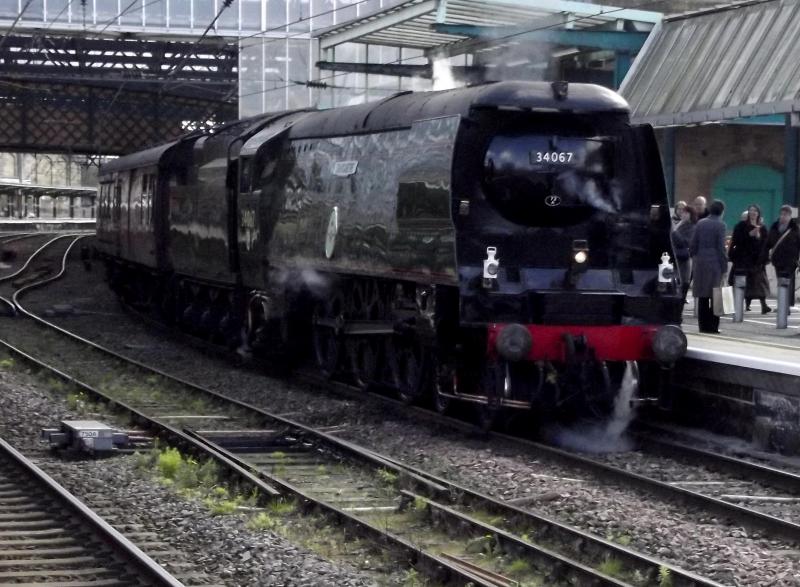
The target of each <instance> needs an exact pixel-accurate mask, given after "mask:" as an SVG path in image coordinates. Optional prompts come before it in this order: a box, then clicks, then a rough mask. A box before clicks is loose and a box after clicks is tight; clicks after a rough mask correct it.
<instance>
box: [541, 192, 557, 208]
mask: <svg viewBox="0 0 800 587" xmlns="http://www.w3.org/2000/svg"><path fill="white" fill-rule="evenodd" d="M544 203H545V204H547V205H548V206H550V207H551V208H555V207H556V206H560V205H561V196H556V195H555V194H554V195H552V196H547V197H546V198H545V199H544Z"/></svg>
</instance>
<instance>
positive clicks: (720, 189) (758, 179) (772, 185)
mask: <svg viewBox="0 0 800 587" xmlns="http://www.w3.org/2000/svg"><path fill="white" fill-rule="evenodd" d="M711 195H712V196H713V197H714V199H720V200H722V201H723V202H725V217H724V220H725V224H726V225H727V226H728V232H730V231H731V230H733V227H734V226H735V225H736V223H737V222H739V220H740V217H741V214H742V212H744V211H745V210H747V207H748V206H750V204H757V205H758V206H759V207H760V208H761V214H762V215H763V216H764V224H766V226H767V228H769V226H770V225H771V224H772V223H773V222H774V221H775V220H776V219H777V218H778V211H779V210H780V207H781V205H782V204H783V174H782V173H780V172H779V171H775V170H774V169H772V168H770V167H765V166H764V165H741V166H739V167H732V168H731V169H728V170H727V171H725V172H723V173H721V174H720V175H719V176H718V177H717V179H716V180H714V187H713V188H712V189H711Z"/></svg>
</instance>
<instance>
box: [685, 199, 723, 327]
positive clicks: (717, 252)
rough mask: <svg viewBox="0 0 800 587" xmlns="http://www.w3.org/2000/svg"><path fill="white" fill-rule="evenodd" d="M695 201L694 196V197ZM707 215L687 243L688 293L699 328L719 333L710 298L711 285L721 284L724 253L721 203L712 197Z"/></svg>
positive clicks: (718, 285)
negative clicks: (689, 278)
mask: <svg viewBox="0 0 800 587" xmlns="http://www.w3.org/2000/svg"><path fill="white" fill-rule="evenodd" d="M695 201H696V200H695ZM708 212H709V215H708V217H707V218H703V219H702V220H700V221H699V222H698V223H697V227H696V228H695V231H694V236H693V237H692V242H691V244H690V245H689V253H690V255H691V257H692V293H693V294H694V297H695V298H697V322H698V325H699V328H700V332H708V333H713V334H719V316H716V315H714V309H713V308H712V306H711V298H712V296H713V295H714V288H715V287H720V286H721V285H722V279H723V276H724V275H725V271H726V270H727V269H728V255H727V254H726V253H725V223H724V222H722V215H723V213H724V212H725V204H724V203H723V202H722V201H721V200H714V201H713V202H712V203H711V206H710V208H709V210H708Z"/></svg>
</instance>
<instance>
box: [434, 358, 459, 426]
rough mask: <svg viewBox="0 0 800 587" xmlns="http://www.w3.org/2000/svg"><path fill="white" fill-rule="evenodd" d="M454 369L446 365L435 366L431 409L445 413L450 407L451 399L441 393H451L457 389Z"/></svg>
mask: <svg viewBox="0 0 800 587" xmlns="http://www.w3.org/2000/svg"><path fill="white" fill-rule="evenodd" d="M457 377H458V376H457V375H456V372H455V370H454V369H453V368H452V367H449V366H447V365H441V364H439V365H437V366H436V377H435V378H434V379H435V380H436V381H435V382H434V386H433V409H435V410H436V411H437V412H439V413H440V414H444V413H446V412H447V411H448V410H449V409H450V403H451V401H452V400H451V399H450V398H449V397H446V396H444V395H442V394H443V393H448V394H453V393H455V392H456V390H457V389H458V379H457Z"/></svg>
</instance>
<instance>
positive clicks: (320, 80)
mask: <svg viewBox="0 0 800 587" xmlns="http://www.w3.org/2000/svg"><path fill="white" fill-rule="evenodd" d="M663 2H664V0H648V1H647V2H643V3H640V4H638V5H636V6H631V7H628V8H612V9H611V10H601V11H599V12H596V13H593V14H587V15H585V16H577V17H574V18H572V19H567V20H565V21H564V22H562V23H557V24H550V25H545V26H539V27H533V28H530V29H524V30H521V31H514V32H513V33H509V34H507V35H503V36H500V37H493V38H492V39H490V40H491V41H502V40H505V39H510V38H513V37H517V36H519V35H523V34H528V33H533V32H537V31H543V30H548V29H552V28H554V27H557V26H563V25H565V24H574V23H576V22H580V21H582V20H590V19H593V18H597V17H599V16H606V15H609V14H613V13H615V12H619V11H623V10H639V9H642V8H645V7H647V6H652V5H653V4H660V3H663ZM412 59H419V56H415V57H401V58H399V59H395V60H393V61H387V62H386V63H382V64H380V65H396V64H401V63H403V62H404V61H409V60H412ZM350 74H352V72H347V71H343V72H339V73H334V74H332V75H328V76H320V77H317V78H314V79H311V80H308V81H307V82H305V83H306V84H307V85H309V87H318V88H321V89H325V87H326V86H327V84H326V80H331V79H335V78H338V77H342V76H346V75H350ZM312 84H313V85H312ZM296 85H297V84H295V83H289V84H286V85H283V86H278V87H275V88H267V89H264V90H259V91H256V92H248V93H246V94H240V95H239V98H240V99H241V98H245V97H248V96H255V95H260V94H266V93H268V92H277V91H280V90H285V89H286V88H291V87H295V86H296Z"/></svg>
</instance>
